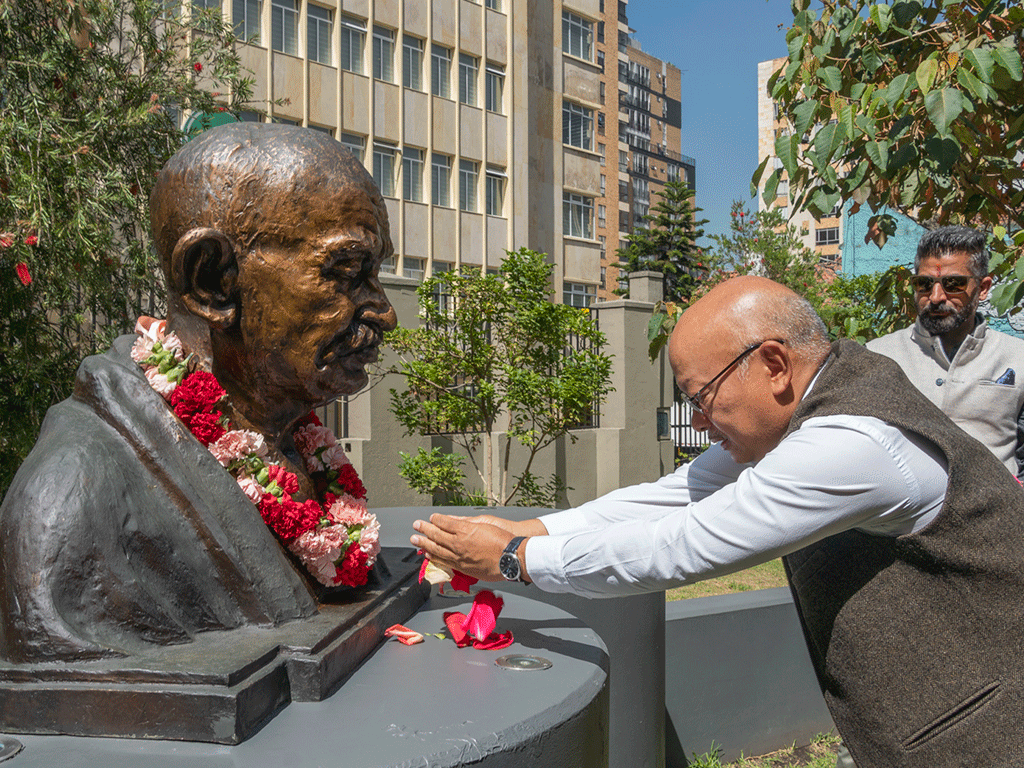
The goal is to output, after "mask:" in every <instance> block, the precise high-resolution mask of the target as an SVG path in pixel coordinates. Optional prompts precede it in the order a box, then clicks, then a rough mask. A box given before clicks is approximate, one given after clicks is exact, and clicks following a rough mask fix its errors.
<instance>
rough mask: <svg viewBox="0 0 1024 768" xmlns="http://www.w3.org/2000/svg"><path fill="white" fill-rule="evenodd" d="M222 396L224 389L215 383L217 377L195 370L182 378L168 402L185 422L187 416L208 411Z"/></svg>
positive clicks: (186, 421)
mask: <svg viewBox="0 0 1024 768" xmlns="http://www.w3.org/2000/svg"><path fill="white" fill-rule="evenodd" d="M222 397H224V390H223V389H221V386H220V384H218V383H217V377H216V376H214V375H213V374H212V373H208V372H207V371H196V372H195V373H193V374H191V375H189V376H186V377H185V378H184V379H183V380H182V382H181V384H179V385H178V386H177V388H176V389H175V390H174V392H172V393H171V399H170V400H169V402H170V404H171V407H172V408H174V412H175V413H176V414H178V417H179V418H180V419H181V420H182V421H184V422H185V423H186V424H187V423H188V419H187V418H186V417H187V416H190V415H192V414H194V413H199V412H201V411H203V412H208V411H210V409H211V408H213V406H214V405H215V404H216V403H217V402H219V401H220V399H221V398H222Z"/></svg>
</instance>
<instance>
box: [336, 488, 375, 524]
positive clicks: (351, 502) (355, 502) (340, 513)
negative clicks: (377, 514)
mask: <svg viewBox="0 0 1024 768" xmlns="http://www.w3.org/2000/svg"><path fill="white" fill-rule="evenodd" d="M327 514H329V515H330V516H331V519H332V520H334V522H336V523H340V524H341V525H363V524H365V523H367V522H369V521H370V520H371V519H372V518H373V515H371V514H370V513H369V512H367V511H366V502H365V501H363V500H362V499H357V498H355V497H354V496H349V495H348V494H347V493H343V494H342V495H341V496H339V497H338V500H337V501H335V502H334V503H333V504H332V505H331V508H330V509H329V510H328V512H327Z"/></svg>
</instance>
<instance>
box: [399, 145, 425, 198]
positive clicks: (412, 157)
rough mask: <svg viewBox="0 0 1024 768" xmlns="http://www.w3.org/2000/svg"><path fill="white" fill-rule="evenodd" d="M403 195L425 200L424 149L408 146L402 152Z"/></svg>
mask: <svg viewBox="0 0 1024 768" xmlns="http://www.w3.org/2000/svg"><path fill="white" fill-rule="evenodd" d="M402 197H403V199H405V200H412V201H413V202H414V203H422V202H423V150H422V149H414V148H412V147H406V148H405V151H404V152H403V153H402Z"/></svg>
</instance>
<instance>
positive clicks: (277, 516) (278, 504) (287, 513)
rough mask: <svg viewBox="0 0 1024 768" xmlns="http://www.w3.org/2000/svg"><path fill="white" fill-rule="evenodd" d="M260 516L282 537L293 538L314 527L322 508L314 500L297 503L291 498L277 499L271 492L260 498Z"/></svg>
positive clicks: (318, 520)
mask: <svg viewBox="0 0 1024 768" xmlns="http://www.w3.org/2000/svg"><path fill="white" fill-rule="evenodd" d="M259 508H260V517H262V518H263V522H264V523H266V524H267V525H268V526H270V529H271V530H272V531H273V532H274V533H276V534H277V535H278V536H280V537H281V538H282V539H294V538H296V537H297V536H301V535H302V534H304V533H305V532H306V531H309V530H311V529H313V528H315V527H316V524H317V523H318V522H320V515H321V514H322V510H321V509H320V505H319V504H317V503H316V502H315V501H306V502H303V503H301V504H300V503H299V502H297V501H292V500H291V499H284V500H279V499H278V498H277V497H276V496H274V495H273V494H272V493H265V494H263V498H262V499H260V504H259Z"/></svg>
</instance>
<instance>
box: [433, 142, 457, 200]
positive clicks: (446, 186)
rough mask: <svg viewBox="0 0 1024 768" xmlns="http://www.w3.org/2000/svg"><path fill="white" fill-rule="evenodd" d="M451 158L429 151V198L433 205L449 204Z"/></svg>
mask: <svg viewBox="0 0 1024 768" xmlns="http://www.w3.org/2000/svg"><path fill="white" fill-rule="evenodd" d="M451 186H452V159H451V158H450V157H448V155H439V154H438V153H437V152H431V153H430V200H431V202H433V204H434V205H441V206H444V207H445V208H448V207H450V206H451Z"/></svg>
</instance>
